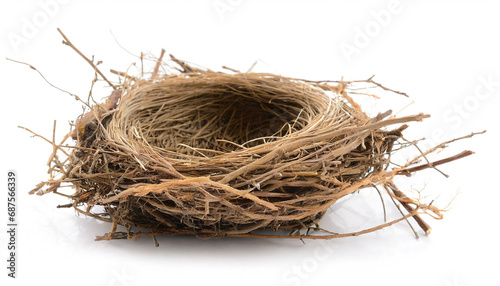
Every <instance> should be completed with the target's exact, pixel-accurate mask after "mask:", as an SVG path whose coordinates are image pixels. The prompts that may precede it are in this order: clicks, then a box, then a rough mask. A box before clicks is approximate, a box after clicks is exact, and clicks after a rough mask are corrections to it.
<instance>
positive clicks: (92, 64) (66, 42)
mask: <svg viewBox="0 0 500 286" xmlns="http://www.w3.org/2000/svg"><path fill="white" fill-rule="evenodd" d="M57 31H58V32H59V33H60V34H61V36H62V37H63V38H64V41H63V43H64V44H65V45H68V46H70V47H71V48H72V49H73V50H75V52H76V53H77V54H79V55H80V56H81V57H82V58H83V59H84V60H85V61H87V63H89V65H91V66H92V67H93V68H94V70H95V71H96V72H97V73H98V74H99V75H100V76H101V77H102V79H104V80H105V81H106V82H107V83H108V84H109V85H110V86H111V87H112V88H113V89H114V90H116V89H117V87H116V86H115V85H114V84H112V83H111V82H110V81H109V80H108V79H107V78H106V77H105V76H104V74H102V72H101V71H100V70H99V69H98V68H97V66H96V65H95V64H94V63H93V62H92V61H91V60H89V58H87V57H86V56H85V55H84V54H83V53H82V52H80V50H78V49H77V48H76V47H75V45H73V43H71V41H70V40H69V39H68V37H66V35H64V33H63V32H62V31H61V29H59V28H57Z"/></svg>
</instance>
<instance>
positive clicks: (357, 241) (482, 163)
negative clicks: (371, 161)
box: [0, 0, 500, 286]
mask: <svg viewBox="0 0 500 286" xmlns="http://www.w3.org/2000/svg"><path fill="white" fill-rule="evenodd" d="M47 3H52V4H51V5H49V4H47ZM54 3H55V4H54ZM0 5H1V8H0V11H1V12H0V13H1V15H0V18H1V22H2V23H1V29H2V33H1V35H2V37H1V39H0V50H1V57H0V67H1V75H0V80H1V85H0V87H1V93H2V94H1V99H2V104H1V107H0V108H1V109H2V110H1V112H0V116H1V120H0V122H1V124H2V125H1V129H0V130H1V133H2V135H1V141H0V142H1V143H0V144H1V149H0V150H1V152H2V157H1V168H0V169H1V171H0V172H1V173H0V177H1V184H0V190H4V191H3V192H0V198H1V199H0V201H1V202H2V203H1V206H0V211H1V216H0V217H1V220H2V221H3V222H4V221H6V219H7V215H6V203H5V201H6V197H7V195H6V194H1V193H6V176H7V175H6V173H7V170H9V169H14V170H17V172H18V182H19V194H18V198H19V216H18V222H19V234H18V248H19V253H18V273H17V275H18V278H17V279H15V280H14V279H10V278H9V279H8V278H7V271H6V268H5V267H4V265H5V260H6V259H7V251H6V244H7V242H6V239H7V235H6V232H5V231H4V230H2V232H1V233H0V238H1V243H0V248H1V249H2V251H1V252H0V253H1V255H2V258H1V259H0V260H1V261H2V263H1V264H0V265H2V266H1V267H0V268H1V269H2V270H1V271H0V277H1V278H0V281H2V282H0V284H1V285H29V284H36V285H45V284H49V283H50V284H51V285H66V284H69V285H124V286H125V285H143V284H146V283H153V284H150V285H185V284H188V283H189V284H192V285H194V284H198V285H336V284H337V285H367V284H370V285H372V284H376V285H378V284H382V283H384V285H403V284H404V285H424V284H425V285H441V286H448V285H453V286H457V285H500V281H499V278H498V266H499V265H498V257H499V256H500V247H499V244H498V234H499V231H498V221H499V212H498V202H499V201H500V195H499V191H500V190H499V187H498V183H497V182H498V180H497V177H498V171H497V168H498V167H497V166H498V162H499V160H498V159H499V156H498V153H497V152H498V147H497V144H498V139H499V131H498V127H497V120H498V110H499V107H500V106H499V103H500V102H499V97H500V70H499V64H500V52H499V51H500V41H499V36H498V28H499V27H500V17H499V16H498V11H500V3H499V2H498V1H468V2H467V1H423V2H417V1H404V2H403V1H402V2H397V1H396V2H389V1H340V2H338V1H329V2H327V1H324V2H321V1H250V0H246V1H245V0H239V1H236V0H206V1H162V2H160V1H158V2H154V1H116V2H115V1H95V2H92V1H64V2H62V1H61V2H54V1H50V0H40V1H2V2H1V4H0ZM57 27H59V28H61V29H62V30H63V31H64V32H65V33H66V35H67V36H68V37H69V38H70V39H71V40H72V41H73V43H74V44H75V45H76V46H77V47H78V48H79V49H80V50H81V51H83V52H84V53H85V54H86V55H87V56H89V57H90V56H92V55H94V56H95V59H96V61H97V60H102V61H103V64H102V65H101V66H100V69H101V70H102V71H103V72H105V74H106V75H107V76H108V77H109V78H110V79H112V80H113V81H117V80H118V78H117V77H116V76H115V75H112V74H110V73H109V69H111V68H113V69H116V70H122V71H124V70H126V69H127V68H128V67H129V66H130V64H132V63H133V62H137V58H136V57H134V56H132V55H131V54H129V53H128V52H126V51H125V50H124V49H123V48H125V49H127V50H128V51H130V52H131V53H132V54H135V55H139V54H140V52H141V51H142V52H145V53H148V54H150V55H152V56H158V55H159V53H160V50H161V48H165V49H166V51H167V54H168V53H171V54H174V55H175V56H176V57H178V58H180V59H185V60H188V61H190V62H193V63H197V64H199V65H200V66H204V67H208V68H211V69H215V70H220V69H221V68H220V67H221V66H222V65H227V66H230V67H232V68H235V69H239V70H242V71H245V70H247V69H248V68H249V67H250V66H251V65H252V64H253V63H254V62H255V61H258V63H257V65H256V67H255V70H256V71H265V72H273V73H278V74H282V75H286V76H292V77H299V78H307V79H315V80H320V79H337V80H338V79H340V78H341V77H342V76H344V78H345V79H366V78H368V77H370V76H372V75H374V74H375V75H376V77H375V79H377V80H378V81H380V82H382V83H383V84H385V85H387V86H389V87H391V88H394V89H397V90H402V91H404V92H407V93H408V94H409V95H410V96H411V98H410V99H406V98H403V97H402V96H400V95H395V94H390V93H385V92H380V91H378V94H379V95H380V96H381V97H382V100H380V101H373V100H368V99H367V97H366V96H355V99H356V100H358V101H359V102H361V103H362V104H363V107H365V108H366V109H367V110H370V111H371V112H372V114H376V112H377V111H385V110H386V109H388V108H393V109H394V110H395V111H398V110H400V109H402V108H403V107H404V106H405V105H407V104H408V103H410V102H411V101H414V102H415V103H414V104H413V105H411V106H410V107H408V108H406V109H405V110H404V111H402V112H401V113H400V114H401V115H403V114H411V113H417V112H425V113H430V114H432V118H430V119H428V120H426V121H425V122H423V123H415V124H412V125H411V128H410V129H409V130H407V132H406V133H405V136H406V137H407V138H409V139H418V138H421V137H426V138H428V141H427V142H428V143H423V144H422V148H427V147H429V146H432V145H434V144H437V143H439V142H441V141H443V140H447V139H451V138H454V137H457V136H461V135H465V134H468V133H470V132H473V131H481V130H484V129H487V130H488V132H487V133H486V134H485V135H482V136H478V137H475V138H473V139H470V140H467V141H464V142H461V143H457V144H452V145H451V146H450V147H449V149H447V151H445V152H442V153H441V154H438V155H437V156H435V157H433V158H434V159H437V158H443V157H445V156H449V155H453V154H456V153H459V152H460V151H462V150H464V149H471V150H474V151H476V152H477V153H476V154H475V155H474V156H471V157H468V158H466V159H463V160H461V161H458V162H454V163H452V164H449V165H447V166H442V168H441V169H442V170H443V171H444V172H446V173H448V174H449V175H450V178H449V179H445V178H443V176H441V175H440V174H439V173H437V172H436V171H434V170H428V171H425V172H422V173H421V174H420V175H419V176H416V177H411V178H403V179H401V180H399V183H400V184H401V187H402V188H403V189H404V190H407V191H408V190H411V189H414V190H420V189H422V188H424V187H425V188H424V192H425V194H426V195H428V200H429V201H430V200H432V199H434V198H436V197H437V196H438V195H439V194H441V196H440V197H439V199H438V200H437V201H436V202H440V203H441V206H445V205H446V203H447V202H449V201H450V200H451V199H452V197H453V196H454V195H456V194H458V197H457V198H456V199H455V200H454V202H453V204H452V208H451V210H450V211H449V212H448V213H446V215H445V219H444V220H442V221H435V220H433V219H431V218H429V217H427V218H425V219H426V220H427V221H428V222H429V223H430V224H431V226H432V227H433V233H432V234H431V235H430V236H428V237H426V236H425V235H423V234H422V232H421V231H420V232H419V234H420V239H418V240H417V239H415V237H413V236H412V232H411V230H410V229H409V228H408V226H407V225H406V223H405V222H403V223H400V224H398V225H396V226H394V227H391V228H387V229H384V230H382V231H379V232H377V233H372V234H368V235H364V236H361V237H356V238H346V239H338V240H331V241H325V242H318V241H305V244H303V243H302V242H301V241H285V240H263V239H220V240H199V239H197V238H193V237H159V238H158V241H159V243H160V247H159V248H155V247H154V244H153V242H152V240H151V239H150V238H142V239H138V240H136V241H127V240H120V241H109V242H95V241H94V240H93V239H94V237H95V235H102V234H104V233H105V232H108V231H109V229H110V226H109V225H108V224H104V223H100V222H97V221H95V220H93V219H89V218H85V217H82V216H78V215H76V214H75V212H74V211H73V210H71V209H56V208H55V207H56V206H57V205H58V204H64V203H67V200H66V199H65V198H63V197H60V196H55V195H47V196H44V197H38V196H29V195H28V194H27V193H28V191H29V190H30V189H31V188H32V187H34V186H35V185H36V184H37V183H38V182H40V181H42V180H45V179H47V174H46V165H45V164H46V160H47V158H48V156H49V154H50V152H51V146H50V145H49V144H47V143H45V142H43V141H42V140H40V139H38V138H31V137H30V134H28V133H27V132H26V131H23V130H21V129H18V128H17V126H18V125H21V126H25V127H29V128H31V129H32V130H35V131H37V132H39V133H40V134H43V135H45V136H47V137H50V136H51V135H52V124H53V121H54V120H57V122H58V132H57V134H56V135H57V138H62V136H63V135H64V134H65V133H66V132H67V131H68V128H69V126H68V121H70V120H74V119H75V118H76V116H77V115H79V114H80V112H81V106H80V104H79V103H78V102H76V101H75V100H74V99H73V98H71V97H70V96H68V95H67V94H64V93H62V92H60V91H58V90H56V89H54V88H52V87H50V86H49V85H48V84H47V83H46V82H44V81H43V79H42V78H41V77H40V76H39V75H38V74H37V73H36V72H35V71H33V70H31V69H29V68H28V67H27V66H23V65H19V64H15V63H13V62H8V61H6V60H4V58H5V57H9V58H13V59H16V60H19V61H24V62H28V63H30V64H31V65H33V66H35V67H36V68H37V69H39V70H40V71H41V72H42V73H43V75H44V76H45V77H46V78H47V79H48V80H49V81H50V82H51V83H53V84H54V85H56V86H58V87H60V88H62V89H65V90H68V91H71V92H72V93H75V94H78V95H80V96H82V97H84V98H85V97H86V96H87V95H88V91H89V88H90V82H91V80H92V78H93V70H92V68H91V67H90V66H88V64H87V63H85V62H84V60H83V59H81V58H80V57H79V56H78V55H77V54H76V53H75V52H73V51H72V50H71V49H70V48H69V47H67V46H65V45H62V44H61V40H62V39H61V36H60V35H59V34H58V33H57V31H56V28H57ZM110 30H111V31H112V32H113V34H114V35H115V37H116V39H117V40H118V41H119V43H120V45H121V46H122V47H123V48H122V47H120V46H119V45H118V44H117V43H116V41H115V39H114V38H113V36H112V34H111V33H110ZM346 51H347V52H346ZM349 51H350V52H352V53H351V54H349V53H348V52H349ZM488 81H490V83H491V82H492V83H491V84H485V82H488ZM109 91H110V89H109V87H105V84H100V85H99V86H97V87H96V89H95V90H94V96H95V97H96V98H101V97H103V96H107V95H109ZM414 151H415V150H413V151H412V152H414ZM407 155H409V154H407ZM386 207H387V209H388V213H389V215H390V216H391V218H397V217H398V213H397V211H396V210H395V207H394V205H392V203H390V201H388V200H386ZM332 209H333V212H331V213H328V214H327V215H326V216H325V218H324V219H323V221H322V226H323V227H324V228H328V229H330V230H333V231H337V232H349V231H355V230H360V229H364V228H367V227H370V226H374V225H376V224H380V223H382V222H383V212H382V207H381V203H380V199H379V197H378V195H377V194H376V192H375V191H373V190H363V191H361V192H360V193H359V194H356V195H354V196H352V197H350V198H348V199H346V200H344V201H343V202H340V203H338V204H336V205H334V206H333V207H332ZM414 225H415V227H417V226H416V224H414ZM2 229H3V228H2ZM4 257H5V259H4ZM5 282H6V283H7V284H6V283H5Z"/></svg>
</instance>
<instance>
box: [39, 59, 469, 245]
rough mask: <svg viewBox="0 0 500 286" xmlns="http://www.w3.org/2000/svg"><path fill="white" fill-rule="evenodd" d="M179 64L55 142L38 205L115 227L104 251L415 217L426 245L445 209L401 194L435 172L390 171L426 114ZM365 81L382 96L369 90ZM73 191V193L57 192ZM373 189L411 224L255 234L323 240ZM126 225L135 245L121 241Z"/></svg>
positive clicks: (128, 86)
mask: <svg viewBox="0 0 500 286" xmlns="http://www.w3.org/2000/svg"><path fill="white" fill-rule="evenodd" d="M177 62H178V61H177ZM178 63H180V65H181V67H183V70H182V71H181V72H180V73H174V74H167V75H164V76H163V77H158V78H152V79H139V78H135V77H131V76H128V75H126V74H125V75H122V76H124V82H123V84H121V85H120V86H116V87H115V88H116V89H115V91H113V93H112V94H111V95H110V97H109V99H108V100H107V101H106V102H104V103H102V104H95V105H94V106H92V108H91V110H90V111H89V112H87V113H85V114H82V115H81V116H80V117H79V118H78V119H77V121H76V122H75V129H74V130H73V131H72V132H71V133H69V134H68V135H67V136H66V138H65V139H67V138H69V137H73V139H75V140H76V145H75V146H72V147H68V146H63V145H62V144H63V143H61V144H59V145H57V144H56V143H54V142H53V145H54V153H53V154H52V156H51V159H50V161H51V166H50V170H49V171H50V173H51V179H50V180H48V181H46V182H42V183H40V184H39V185H38V186H37V187H36V188H35V189H34V190H33V191H32V192H31V193H38V194H46V193H49V192H54V193H57V194H61V195H64V196H66V197H68V198H70V200H71V203H69V204H67V205H62V206H59V207H74V208H75V210H77V211H78V212H80V213H83V214H85V215H88V216H91V217H94V218H96V219H99V220H103V221H107V222H111V223H112V229H111V231H110V233H108V234H105V235H104V236H101V237H98V238H97V239H98V240H103V239H118V238H129V239H132V238H136V237H139V236H142V235H152V236H153V238H154V236H155V235H161V234H188V235H196V236H198V237H200V238H217V237H224V236H236V237H241V236H243V237H252V236H255V237H283V238H294V237H295V238H313V239H314V238H336V237H343V236H351V235H358V234H362V233H366V232H370V231H374V230H377V229H380V228H383V227H386V226H389V225H391V224H394V223H396V222H399V221H401V220H403V219H407V218H410V217H414V218H415V219H416V220H417V222H418V223H419V225H420V226H421V227H422V229H424V231H425V232H426V233H428V231H429V230H430V228H429V227H428V226H427V225H426V224H425V222H423V221H422V220H421V219H420V217H419V216H418V215H419V214H422V213H426V214H429V213H430V214H431V215H432V216H433V217H435V218H441V217H442V214H441V210H440V209H438V208H436V207H434V206H432V205H431V204H423V203H421V202H419V201H417V200H414V199H411V198H409V197H407V196H406V195H404V193H403V192H401V191H399V190H398V189H397V187H396V186H395V185H394V184H393V183H392V179H393V178H394V177H395V176H397V175H410V174H411V173H412V172H414V171H418V170H420V169H425V168H428V167H434V166H435V165H438V164H440V163H439V162H437V164H434V165H432V164H425V165H422V166H420V167H421V168H420V169H418V170H417V169H415V167H410V165H411V164H412V163H415V162H416V160H417V159H419V158H416V159H414V160H413V161H412V160H410V162H409V163H408V164H407V165H405V166H402V167H399V168H394V169H392V170H389V168H388V165H389V162H390V156H391V153H392V152H393V151H394V150H393V146H394V144H395V142H396V141H397V140H399V139H400V138H401V136H402V134H401V132H402V131H403V130H404V129H406V128H407V127H408V126H407V125H406V124H405V123H407V122H411V121H421V120H422V119H424V118H425V117H427V115H424V114H417V115H413V116H407V117H399V118H398V117H393V116H392V117H390V116H389V115H390V112H386V113H381V114H378V115H377V116H376V117H373V118H372V117H369V116H368V115H367V114H365V113H364V112H363V111H362V110H361V108H360V107H359V105H358V104H356V103H355V102H354V101H353V100H352V99H351V97H350V96H349V94H348V92H347V91H346V90H347V89H348V88H349V85H350V84H352V83H354V82H342V81H341V82H336V83H337V84H331V83H325V82H312V81H305V80H299V79H293V78H287V77H282V76H277V75H272V74H264V73H239V72H236V73H231V74H229V73H221V72H213V71H210V70H199V69H195V68H193V67H190V66H188V65H187V64H185V63H183V62H178ZM360 82H365V83H371V84H375V85H378V86H379V87H381V86H380V85H379V84H376V83H375V82H373V81H372V80H371V79H369V80H367V81H360ZM384 89H385V88H384ZM390 126H396V127H390ZM63 142H64V140H63ZM68 148H69V149H68ZM65 150H67V151H65ZM469 152H470V151H469ZM61 153H64V154H65V155H66V157H67V158H66V159H65V160H62V159H59V156H61ZM422 155H423V156H425V155H424V154H422ZM469 155H470V154H469ZM464 156H465V155H463V156H462V157H464ZM420 157H421V156H420ZM454 159H457V158H454ZM454 159H453V160H454ZM65 184H70V185H72V186H73V187H74V188H75V189H76V192H75V193H74V194H71V195H67V194H62V193H61V192H59V191H58V188H60V187H61V186H63V185H65ZM377 185H379V186H382V187H383V188H384V189H385V190H386V191H387V193H388V194H389V195H390V196H391V197H392V198H394V199H396V200H397V201H398V202H399V203H401V204H402V205H403V206H404V207H405V208H406V210H407V211H408V214H406V215H403V216H402V218H400V219H396V220H393V221H390V222H388V223H385V224H383V225H379V226H377V227H374V228H373V229H369V230H365V231H361V232H356V233H350V234H327V235H309V234H307V235H299V236H286V235H285V236H282V235H259V234H254V233H253V232H252V231H254V230H258V229H271V230H273V231H278V230H289V231H299V230H301V229H307V228H310V227H312V228H316V229H320V228H319V226H318V221H319V220H320V219H321V217H322V216H323V215H324V214H325V212H326V211H327V209H328V208H329V207H330V206H331V205H332V204H334V203H335V202H336V201H337V200H338V199H340V198H342V197H344V196H346V195H349V194H351V193H353V192H355V191H358V190H360V189H363V188H369V187H373V186H377ZM96 206H101V209H102V208H103V209H104V211H101V212H97V211H95V209H96V208H95V207H96ZM118 225H122V226H124V227H125V229H126V232H117V231H116V230H117V226H118ZM132 227H139V228H142V229H145V230H147V232H139V233H137V232H136V233H134V232H133V231H132ZM296 233H299V234H300V232H296Z"/></svg>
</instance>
